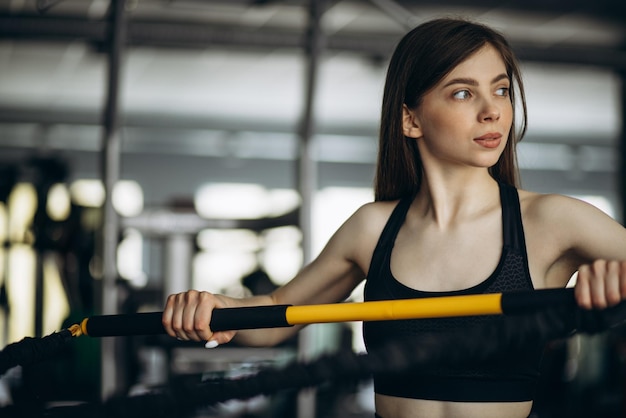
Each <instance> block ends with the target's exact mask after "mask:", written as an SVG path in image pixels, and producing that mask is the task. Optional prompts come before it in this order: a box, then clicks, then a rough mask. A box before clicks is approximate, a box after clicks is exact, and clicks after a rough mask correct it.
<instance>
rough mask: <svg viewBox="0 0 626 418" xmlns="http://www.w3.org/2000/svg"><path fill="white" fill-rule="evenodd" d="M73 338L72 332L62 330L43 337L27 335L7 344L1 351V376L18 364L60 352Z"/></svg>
mask: <svg viewBox="0 0 626 418" xmlns="http://www.w3.org/2000/svg"><path fill="white" fill-rule="evenodd" d="M71 339H72V333H71V332H70V331H69V330H68V329H65V330H62V331H59V332H55V333H53V334H50V335H47V336H45V337H42V338H33V337H26V338H23V339H22V340H21V341H18V342H15V343H12V344H9V345H7V346H6V347H5V348H4V349H3V350H2V351H0V377H1V376H2V375H4V373H6V372H7V371H8V370H9V369H11V368H13V367H16V366H25V365H29V364H34V363H37V362H39V361H42V360H46V359H49V358H50V357H53V356H54V355H55V354H57V353H59V352H60V351H61V349H62V348H63V347H65V346H66V345H67V344H68V343H69V342H70V341H71Z"/></svg>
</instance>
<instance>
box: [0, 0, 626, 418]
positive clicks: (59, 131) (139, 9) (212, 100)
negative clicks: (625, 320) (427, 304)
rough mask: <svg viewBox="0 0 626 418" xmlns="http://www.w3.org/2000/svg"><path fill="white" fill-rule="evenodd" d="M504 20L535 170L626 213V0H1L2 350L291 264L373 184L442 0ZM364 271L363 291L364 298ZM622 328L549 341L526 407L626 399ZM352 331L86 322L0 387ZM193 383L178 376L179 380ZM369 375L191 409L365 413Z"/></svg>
mask: <svg viewBox="0 0 626 418" xmlns="http://www.w3.org/2000/svg"><path fill="white" fill-rule="evenodd" d="M442 15H446V16H450V15H452V16H466V17H469V18H473V19H477V20H479V21H482V22H485V23H487V24H489V25H491V26H493V27H495V28H497V29H499V30H501V31H502V32H504V33H505V35H506V36H507V37H508V38H509V39H510V40H511V42H512V44H513V46H514V49H515V50H516V52H517V53H518V56H519V58H520V59H521V61H522V70H523V75H524V77H525V83H526V91H527V100H528V106H529V128H528V133H527V135H526V137H525V139H524V140H523V141H522V143H521V144H520V146H519V162H520V166H521V180H522V186H523V187H524V188H526V189H529V190H534V191H538V192H558V193H563V194H567V195H572V196H576V197H579V198H582V199H584V200H587V201H589V202H591V203H593V204H595V205H596V206H598V207H599V208H601V209H602V210H604V211H606V212H607V213H609V214H610V215H611V216H613V217H615V218H616V219H618V220H619V221H621V222H624V219H625V218H626V216H625V207H626V204H625V201H626V186H625V182H624V178H625V174H624V167H625V166H626V134H625V128H624V114H625V112H626V104H625V92H626V87H625V86H626V83H625V82H624V80H625V78H624V77H625V74H626V23H625V22H626V4H624V2H622V1H620V0H595V1H593V2H589V1H586V0H567V1H566V0H554V1H550V2H546V1H536V0H531V1H518V0H511V1H508V2H498V1H492V0H473V1H465V0H446V1H433V0H422V1H418V0H361V1H357V0H324V1H322V0H319V1H315V0H313V1H306V0H275V1H272V0H265V1H263V0H111V1H108V0H47V1H40V0H0V239H1V240H2V242H3V244H4V245H3V248H2V251H1V252H0V347H4V346H6V345H7V344H9V343H12V342H15V341H18V340H20V339H22V338H24V337H26V336H35V337H40V336H44V335H47V334H49V333H52V332H54V331H57V330H59V329H61V328H63V327H64V326H68V325H69V324H72V323H75V322H76V321H77V320H80V319H81V318H84V317H86V316H89V315H92V314H102V313H104V314H111V313H131V312H138V311H139V312H141V311H158V310H161V309H162V306H163V303H164V299H165V297H166V296H167V295H168V294H170V293H174V292H179V291H183V290H186V289H189V288H197V289H203V290H209V291H213V292H221V293H227V294H231V295H245V294H254V293H265V292H268V291H271V289H273V288H274V287H275V286H278V285H280V284H281V283H284V282H285V281H287V280H288V279H289V278H290V277H291V276H292V275H293V274H295V272H296V271H297V270H298V269H299V268H300V267H301V266H302V264H303V263H305V262H307V261H308V260H310V259H311V258H312V257H314V256H315V254H316V253H317V252H318V251H319V250H320V249H321V246H322V245H323V244H324V243H325V241H326V240H327V239H328V237H329V235H330V233H331V232H332V231H334V230H335V229H336V228H337V227H338V225H339V224H340V223H341V222H342V221H343V220H344V219H345V218H346V217H347V216H348V215H349V214H350V213H351V212H352V211H353V210H354V209H356V208H357V207H358V206H359V205H361V204H362V203H364V202H366V201H368V200H371V199H372V198H373V194H372V189H371V186H372V180H373V172H374V160H375V155H376V141H377V130H378V121H379V112H380V102H381V93H382V86H383V82H384V73H385V68H386V64H387V60H388V58H389V54H390V53H391V51H392V49H393V46H394V44H395V42H397V41H398V40H399V38H400V37H401V36H402V35H403V34H404V33H405V32H406V31H407V30H408V29H410V28H412V27H414V26H415V25H417V24H419V23H420V22H422V21H425V20H428V19H430V18H433V17H436V16H442ZM360 291H361V289H357V291H355V292H354V294H353V296H352V297H351V300H354V301H359V300H361V299H360V298H361V296H360ZM623 332H624V331H623V330H621V329H617V330H614V331H611V332H608V333H605V334H603V335H600V336H596V337H593V338H591V337H585V336H575V337H573V338H571V339H570V340H567V341H561V342H555V344H554V345H552V346H550V347H549V349H548V351H547V353H546V357H545V360H544V368H545V376H544V379H543V381H542V386H543V388H542V394H543V395H542V396H541V397H540V399H538V401H537V403H536V407H535V411H534V412H533V414H534V415H533V416H535V417H541V418H545V417H561V416H567V417H578V416H580V417H583V416H585V417H587V416H594V417H605V416H606V417H614V416H618V415H622V414H623V411H624V409H625V408H624V406H623V404H624V396H623V395H624V393H623V392H624V389H625V384H626V382H625V381H624V379H625V372H626V371H625V370H624V367H625V365H624V356H625V355H626V343H625V340H624V336H623V335H622V334H623ZM346 347H351V348H353V349H354V350H355V351H362V350H363V344H362V341H361V336H360V324H332V325H314V326H310V327H308V328H307V329H306V330H305V331H304V332H302V333H301V334H300V335H299V336H298V338H295V339H294V340H292V341H288V342H287V343H285V344H283V345H281V346H279V347H276V348H272V349H249V348H244V347H237V346H235V345H229V346H225V347H219V348H218V349H216V350H213V351H210V352H209V351H206V350H205V349H203V348H201V346H198V345H194V344H189V343H182V342H179V341H175V340H172V339H170V338H168V337H165V336H158V337H155V336H152V337H128V338H106V339H102V340H97V339H92V340H90V339H87V340H81V341H77V342H76V343H75V344H72V346H71V347H70V348H68V349H67V350H66V352H64V353H63V354H62V355H61V356H60V357H55V358H54V359H51V361H50V362H44V363H43V364H37V365H36V366H33V367H23V368H22V367H18V368H15V369H12V370H11V371H10V372H9V373H7V374H6V375H4V376H2V378H1V379H0V406H5V405H11V404H18V403H28V402H39V403H44V404H49V405H54V404H57V403H71V402H84V401H88V402H89V401H97V400H101V399H106V398H107V397H109V396H111V395H112V394H114V393H117V394H119V393H123V394H128V395H132V394H137V393H142V392H145V391H146V390H149V389H150V388H151V387H158V386H159V385H165V384H174V383H176V382H183V383H185V382H187V383H188V382H194V381H199V380H202V379H206V378H233V377H237V376H241V375H246V374H250V373H254V372H255V371H256V370H258V369H259V368H260V367H265V366H279V365H281V364H284V363H285V362H287V361H290V360H293V359H295V358H301V359H310V358H314V357H316V356H318V355H319V354H321V353H324V352H332V351H333V350H337V349H339V348H346ZM183 383H181V384H183ZM371 392H372V389H371V386H370V385H369V383H368V382H363V383H362V384H358V385H351V386H345V385H344V386H332V385H331V386H330V387H327V386H324V387H320V388H317V389H316V390H310V391H303V392H301V393H295V392H293V393H291V392H290V393H279V394H276V395H272V396H267V397H257V398H254V399H251V400H248V401H232V402H228V403H224V404H220V405H217V406H213V407H211V408H207V409H206V410H202V411H198V416H202V417H214V416H220V417H244V416H245V417H282V416H284V417H298V418H313V417H324V418H326V417H361V416H363V417H369V416H371V415H372V411H373V404H372V402H373V400H372V393H371Z"/></svg>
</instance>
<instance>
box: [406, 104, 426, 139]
mask: <svg viewBox="0 0 626 418" xmlns="http://www.w3.org/2000/svg"><path fill="white" fill-rule="evenodd" d="M402 132H403V133H404V136H406V137H409V138H416V139H417V138H421V137H422V130H421V129H420V127H419V122H418V121H417V118H416V117H415V112H414V111H412V110H411V109H409V108H408V106H407V105H405V104H403V105H402Z"/></svg>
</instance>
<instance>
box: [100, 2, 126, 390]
mask: <svg viewBox="0 0 626 418" xmlns="http://www.w3.org/2000/svg"><path fill="white" fill-rule="evenodd" d="M125 3H126V1H125V0H112V1H111V9H110V23H109V36H108V48H109V49H108V80H107V82H108V84H107V97H106V105H105V109H104V116H103V125H104V126H103V133H104V137H103V141H102V142H103V143H102V178H103V182H104V188H105V192H106V198H105V202H104V208H103V211H104V213H103V225H102V247H101V251H102V284H101V291H102V313H103V314H105V315H111V314H116V313H117V311H118V294H117V288H116V283H115V282H116V280H117V266H116V251H117V242H118V235H119V231H118V228H119V219H118V216H117V214H116V213H115V209H114V208H113V201H112V198H111V197H112V193H113V187H114V186H115V183H116V182H117V181H118V179H119V175H120V154H121V137H120V126H121V124H120V116H119V90H120V68H121V61H122V55H123V51H124V45H125V43H126V15H125V10H124V9H125ZM117 346H118V344H117V340H116V339H110V338H105V339H103V340H102V342H101V350H102V352H101V364H100V370H101V378H100V383H101V387H100V393H101V396H102V398H103V399H107V398H109V397H110V396H111V395H113V394H114V393H115V392H116V388H118V387H119V386H120V383H121V375H122V366H123V364H120V362H119V360H120V359H116V355H115V354H116V351H117V348H116V347H117Z"/></svg>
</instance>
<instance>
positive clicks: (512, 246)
mask: <svg viewBox="0 0 626 418" xmlns="http://www.w3.org/2000/svg"><path fill="white" fill-rule="evenodd" d="M500 200H501V205H502V226H503V240H504V245H503V248H502V254H501V257H500V261H499V263H498V266H497V267H496V269H495V271H494V272H493V273H492V274H491V275H490V276H489V277H488V278H487V279H486V280H484V281H483V282H482V283H479V284H478V285H476V286H473V287H471V288H468V289H463V290H457V291H451V292H423V291H419V290H415V289H412V288H409V287H407V286H405V285H403V284H402V283H400V282H398V281H397V280H396V279H395V278H394V277H393V274H392V273H391V267H390V259H391V252H392V250H393V246H394V242H395V239H396V236H397V234H398V231H399V230H400V227H401V226H402V224H403V223H404V220H405V218H406V214H407V212H408V209H409V207H410V205H411V202H412V199H411V198H405V199H403V200H401V201H400V202H399V203H398V205H397V206H396V208H395V209H394V211H393V213H392V214H391V216H390V218H389V220H388V221H387V224H386V226H385V228H384V229H383V232H382V234H381V236H380V238H379V241H378V244H377V246H376V248H375V250H374V254H373V256H372V262H371V265H370V270H369V272H368V276H367V282H366V284H365V291H364V295H365V300H366V301H372V300H391V299H409V298H424V297H433V296H450V295H466V294H482V293H500V292H508V291H517V290H532V289H533V288H534V287H533V284H532V281H531V278H530V272H529V268H528V259H527V254H526V243H525V239H524V229H523V225H522V218H521V211H520V204H519V196H518V194H517V190H516V189H515V188H514V187H512V186H509V185H505V184H500ZM502 320H503V318H502V317H501V316H469V317H458V318H436V319H412V320H397V321H377V322H365V323H364V324H363V336H364V340H365V344H366V347H367V348H368V349H372V348H374V347H376V344H377V343H379V342H380V343H382V342H385V341H388V340H390V339H396V338H402V337H403V336H411V337H414V336H420V335H425V334H427V333H444V332H450V331H454V330H460V329H464V328H467V327H469V326H471V325H474V324H480V323H485V322H487V321H502ZM542 353H543V345H542V344H540V343H537V342H532V341H531V342H529V343H528V346H527V347H524V349H520V350H519V351H515V352H511V353H504V354H503V356H502V359H503V361H498V362H497V364H496V363H493V364H487V365H485V364H472V363H471V361H470V360H469V359H468V363H467V364H466V365H465V366H464V367H460V368H459V367H457V368H454V369H452V368H445V367H441V368H437V369H435V370H429V371H428V372H420V371H419V370H416V371H411V372H407V373H404V374H401V375H397V374H394V375H385V374H379V375H375V376H374V390H375V392H376V393H379V394H383V395H390V396H398V397H403V398H414V399H430V400H441V401H458V402H513V401H528V400H532V399H533V398H534V394H535V387H536V383H537V379H538V377H539V365H540V362H541V356H542Z"/></svg>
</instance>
